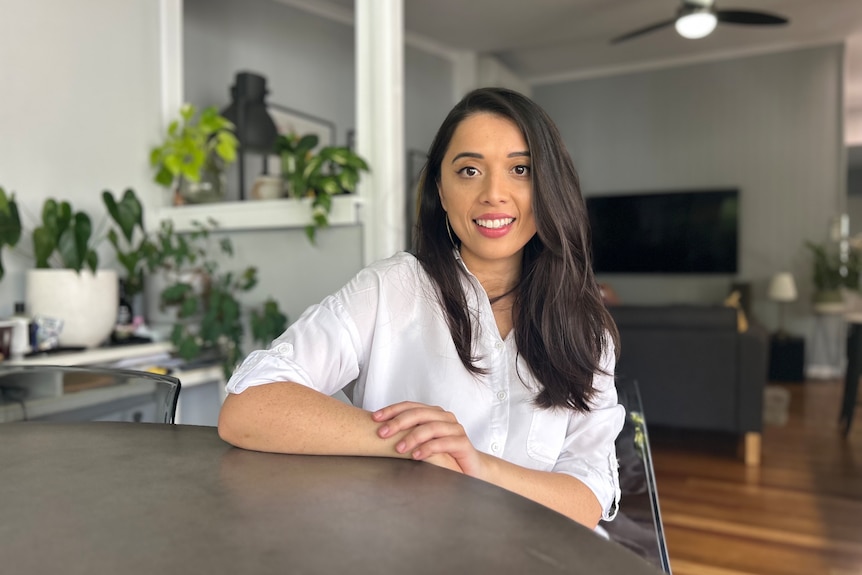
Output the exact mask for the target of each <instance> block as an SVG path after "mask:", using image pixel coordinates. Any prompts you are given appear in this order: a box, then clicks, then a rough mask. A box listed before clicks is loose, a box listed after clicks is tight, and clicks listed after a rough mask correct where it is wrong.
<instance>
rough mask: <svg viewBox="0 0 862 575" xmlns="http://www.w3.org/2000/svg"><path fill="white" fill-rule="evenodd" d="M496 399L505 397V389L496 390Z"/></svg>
mask: <svg viewBox="0 0 862 575" xmlns="http://www.w3.org/2000/svg"><path fill="white" fill-rule="evenodd" d="M497 399H499V400H501V401H502V400H504V399H506V392H505V391H498V392H497Z"/></svg>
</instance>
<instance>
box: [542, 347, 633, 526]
mask: <svg viewBox="0 0 862 575" xmlns="http://www.w3.org/2000/svg"><path fill="white" fill-rule="evenodd" d="M601 363H602V368H603V370H604V371H605V372H606V373H607V374H610V375H605V374H597V375H595V376H594V378H593V386H594V387H595V390H596V393H595V395H594V397H593V401H592V406H593V407H592V410H591V411H590V412H589V413H578V414H574V415H572V417H571V420H570V421H569V426H568V430H567V434H566V439H565V442H564V443H563V449H562V451H561V453H560V456H559V458H557V463H556V464H555V465H554V468H553V471H556V472H559V473H565V474H567V475H571V476H572V477H575V478H576V479H579V480H580V481H582V482H583V483H584V484H585V485H586V486H587V487H589V488H590V490H592V492H593V493H594V494H595V496H596V498H597V499H598V501H599V504H600V505H601V506H602V519H604V520H606V521H610V520H611V519H613V518H614V517H615V516H616V514H617V510H618V509H619V501H620V483H619V471H618V465H617V455H616V447H615V441H616V438H617V435H619V432H620V430H621V429H622V428H623V423H624V422H625V414H626V411H625V408H624V407H623V406H622V405H620V404H619V403H618V402H617V391H616V387H615V386H614V377H613V373H614V363H615V360H614V350H613V347H612V346H608V347H607V349H606V353H605V355H604V357H603V358H602V362H601Z"/></svg>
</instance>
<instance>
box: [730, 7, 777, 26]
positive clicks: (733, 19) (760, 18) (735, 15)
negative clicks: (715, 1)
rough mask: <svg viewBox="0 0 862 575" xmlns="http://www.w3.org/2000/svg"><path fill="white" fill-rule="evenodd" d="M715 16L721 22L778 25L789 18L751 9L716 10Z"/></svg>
mask: <svg viewBox="0 0 862 575" xmlns="http://www.w3.org/2000/svg"><path fill="white" fill-rule="evenodd" d="M715 16H716V17H717V18H718V21H719V22H724V23H726V24H753V25H758V26H762V25H776V24H787V22H788V20H787V18H784V17H782V16H777V15H775V14H768V13H766V12H751V11H749V10H716V12H715Z"/></svg>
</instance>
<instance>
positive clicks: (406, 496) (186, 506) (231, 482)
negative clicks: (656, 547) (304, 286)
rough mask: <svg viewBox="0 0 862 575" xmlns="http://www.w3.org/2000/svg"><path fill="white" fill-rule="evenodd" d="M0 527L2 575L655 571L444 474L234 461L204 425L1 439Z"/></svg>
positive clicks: (277, 460)
mask: <svg viewBox="0 0 862 575" xmlns="http://www.w3.org/2000/svg"><path fill="white" fill-rule="evenodd" d="M0 514H2V520H0V562H2V565H3V571H4V572H9V573H16V574H32V573H39V574H41V573H65V574H70V575H71V574H78V573H80V574H86V575H100V574H111V575H114V574H119V573H122V574H132V575H133V574H136V573H207V574H217V573H231V574H234V575H238V574H243V575H245V574H258V573H279V574H282V573H302V574H304V575H311V574H345V575H362V574H375V575H380V574H387V573H397V574H398V575H410V574H425V573H429V574H430V573H447V574H448V573H478V574H482V573H490V574H498V575H503V574H508V573H512V574H514V573H517V574H542V573H589V574H598V573H625V574H627V575H637V574H639V573H644V574H650V573H652V574H654V573H658V571H656V570H655V569H654V568H653V567H651V566H650V565H648V564H647V563H645V562H644V561H643V560H641V559H640V558H638V557H636V556H635V555H634V554H632V553H631V552H629V551H627V550H625V549H623V548H622V547H620V546H618V545H616V544H614V543H610V542H608V541H605V540H603V539H601V538H600V537H599V536H597V535H596V534H594V533H593V532H592V531H590V530H589V529H586V528H584V527H582V526H580V525H578V524H576V523H574V522H573V521H571V520H569V519H567V518H565V517H563V516H562V515H559V514H557V513H555V512H553V511H551V510H549V509H547V508H545V507H542V506H541V505H538V504H536V503H534V502H532V501H529V500H527V499H524V498H522V497H520V496H518V495H515V494H513V493H510V492H508V491H505V490H503V489H500V488H498V487H496V486H493V485H490V484H488V483H485V482H482V481H479V480H476V479H473V478H470V477H466V476H464V475H461V474H458V473H454V472H451V471H447V470H444V469H440V468H437V467H434V466H432V465H430V464H425V463H418V462H413V461H406V460H396V459H385V458H365V457H322V456H295V455H277V454H269V453H257V452H251V451H244V450H241V449H236V448H233V447H230V446H229V445H227V444H226V443H224V442H222V441H221V440H220V439H219V437H218V435H217V433H216V430H215V428H212V427H194V426H183V425H176V426H173V425H160V424H142V423H138V424H135V423H72V424H69V423H11V424H3V425H0ZM7 569H8V571H7Z"/></svg>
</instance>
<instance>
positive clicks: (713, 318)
mask: <svg viewBox="0 0 862 575" xmlns="http://www.w3.org/2000/svg"><path fill="white" fill-rule="evenodd" d="M608 309H609V310H610V312H611V314H612V315H613V317H614V320H615V321H616V323H617V327H618V328H619V331H620V345H621V355H620V359H619V361H618V363H617V370H616V372H617V376H618V377H622V378H628V379H635V380H637V381H638V384H639V386H640V390H641V395H642V397H643V406H644V414H645V416H646V420H647V424H648V425H649V426H665V427H673V428H678V429H697V430H710V431H723V432H732V433H735V434H738V435H740V436H742V437H743V438H744V450H745V458H746V462H747V463H751V464H756V463H758V462H759V460H760V432H761V429H762V426H763V416H762V412H763V390H764V386H765V385H766V381H767V364H768V341H769V338H768V335H767V333H766V331H765V330H764V329H763V328H761V327H759V326H756V325H752V326H750V327H749V329H748V331H747V332H745V333H739V332H738V331H737V323H736V310H735V309H732V308H728V307H723V306H686V305H673V306H629V305H623V306H611V307H609V308H608Z"/></svg>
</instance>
